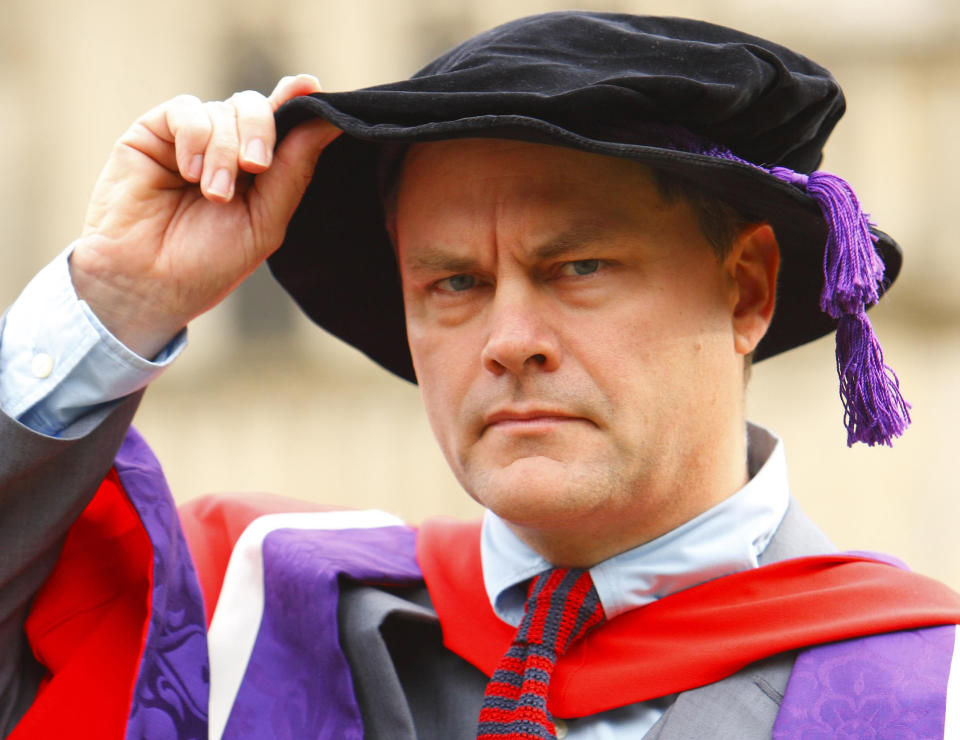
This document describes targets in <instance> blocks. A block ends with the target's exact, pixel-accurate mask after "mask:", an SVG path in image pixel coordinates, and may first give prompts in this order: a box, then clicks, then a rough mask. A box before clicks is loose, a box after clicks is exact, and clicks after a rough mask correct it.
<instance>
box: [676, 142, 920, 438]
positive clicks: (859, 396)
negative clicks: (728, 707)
mask: <svg viewBox="0 0 960 740" xmlns="http://www.w3.org/2000/svg"><path fill="white" fill-rule="evenodd" d="M681 134H683V130H679V133H675V136H674V145H675V146H676V147H677V148H678V149H685V150H687V151H697V152H699V153H700V154H706V155H707V156H711V157H718V158H720V159H727V160H731V161H734V162H740V163H741V164H745V165H749V166H751V167H757V168H759V169H762V170H765V171H766V172H768V173H770V174H771V175H773V176H774V177H776V178H777V179H778V180H782V181H783V182H786V183H789V184H791V185H795V186H798V187H800V188H802V189H803V190H805V191H806V192H807V194H808V195H810V197H812V198H813V199H814V200H815V201H816V202H817V205H818V206H819V207H820V211H821V213H822V214H823V218H824V220H825V221H826V224H827V244H826V248H825V250H824V253H823V289H822V290H821V292H820V310H821V311H823V312H824V313H826V314H829V315H830V316H831V317H832V318H834V319H837V320H838V325H837V372H838V374H839V376H840V398H841V400H842V401H843V407H844V426H846V428H847V445H848V446H852V445H853V443H854V442H866V443H867V444H868V445H870V446H871V447H872V446H873V445H876V444H885V445H891V444H892V440H893V438H894V437H899V436H900V435H901V434H903V432H904V431H905V430H906V428H907V426H908V425H909V424H910V404H909V403H907V402H906V401H905V400H904V398H903V396H902V395H901V393H900V381H899V380H898V378H897V376H896V373H894V372H893V370H891V369H890V368H889V367H887V365H885V364H884V362H883V350H882V349H881V348H880V343H879V341H877V336H876V334H874V332H873V326H871V324H870V320H869V319H868V318H867V314H866V310H867V307H868V306H872V305H873V304H874V303H876V302H877V301H878V300H880V285H881V284H882V281H883V273H884V264H883V260H881V259H880V255H878V254H877V250H876V248H875V247H874V241H875V240H874V237H873V234H871V233H870V223H869V221H868V220H867V217H866V215H864V213H863V210H862V209H861V208H860V201H858V200H857V196H856V194H855V193H854V192H853V189H852V188H851V187H850V186H849V185H848V184H847V183H846V181H844V180H843V179H841V178H839V177H837V176H836V175H833V174H830V173H829V172H820V171H817V172H811V173H810V174H809V175H804V174H803V173H801V172H795V171H794V170H791V169H788V168H786V167H771V168H767V167H761V166H759V165H755V164H753V163H751V162H748V161H746V160H744V159H742V158H740V157H738V156H737V155H735V154H734V153H733V152H731V151H730V150H729V149H726V148H725V147H720V146H717V145H715V144H711V143H709V142H703V141H701V140H699V139H697V137H695V136H694V135H692V134H687V135H686V136H683V135H681Z"/></svg>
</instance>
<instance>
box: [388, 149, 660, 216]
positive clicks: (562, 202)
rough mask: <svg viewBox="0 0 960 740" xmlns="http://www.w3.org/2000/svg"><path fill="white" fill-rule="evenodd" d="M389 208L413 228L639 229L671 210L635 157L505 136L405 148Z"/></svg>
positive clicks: (651, 173) (648, 170) (654, 179)
mask: <svg viewBox="0 0 960 740" xmlns="http://www.w3.org/2000/svg"><path fill="white" fill-rule="evenodd" d="M390 207H391V210H392V211H393V213H391V214H390V215H391V217H393V216H401V215H402V218H401V219H400V220H401V221H403V222H404V223H403V225H405V226H407V227H410V226H411V225H415V226H416V227H417V228H418V229H419V228H422V227H428V228H431V229H433V228H440V227H441V226H442V225H443V224H445V223H449V222H451V221H454V220H456V221H458V222H459V223H464V222H483V223H487V224H489V223H491V222H494V221H495V222H497V223H500V224H502V225H504V226H506V225H512V226H515V227H518V228H525V229H531V228H532V229H539V228H543V227H548V226H550V223H549V222H553V221H566V220H578V221H582V220H583V219H585V218H589V219H590V220H593V221H603V222H606V223H609V224H610V225H613V224H614V223H616V222H618V221H620V220H627V221H630V222H632V223H633V224H634V226H635V227H637V228H641V227H643V226H644V225H645V222H646V221H649V220H650V219H654V220H656V219H659V218H662V217H663V215H664V213H665V212H666V211H669V210H673V209H672V208H670V207H668V204H666V203H665V202H664V201H663V198H662V197H661V195H660V192H659V189H658V186H657V184H656V178H655V177H654V175H653V172H652V170H651V169H650V168H648V167H646V166H644V165H642V164H640V163H638V162H633V161H630V160H626V159H621V158H615V157H608V156H603V155H598V154H592V153H588V152H583V151H579V150H575V149H569V148H566V147H558V146H550V145H546V144H537V143H531V142H525V141H514V140H509V139H456V140H448V141H438V142H429V143H422V144H415V145H413V146H411V147H410V149H409V150H408V152H407V154H406V157H405V160H404V162H403V165H402V168H401V171H400V173H399V176H398V180H397V184H396V188H395V192H394V196H393V198H392V203H391V204H390ZM541 221H547V222H548V223H540V222H541Z"/></svg>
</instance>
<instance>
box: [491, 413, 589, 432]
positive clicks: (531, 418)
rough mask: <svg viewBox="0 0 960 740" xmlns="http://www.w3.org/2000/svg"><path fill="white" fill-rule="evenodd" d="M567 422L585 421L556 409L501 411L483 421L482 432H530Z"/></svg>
mask: <svg viewBox="0 0 960 740" xmlns="http://www.w3.org/2000/svg"><path fill="white" fill-rule="evenodd" d="M568 421H586V419H584V418H583V417H581V416H574V415H573V414H570V413H568V412H566V411H561V410H556V409H501V410H499V411H495V412H494V413H492V414H489V415H488V416H487V417H486V418H485V419H484V427H483V428H484V431H486V430H487V429H490V428H491V427H497V428H499V429H511V428H515V429H531V430H532V429H536V428H539V427H546V426H549V425H550V424H557V423H561V422H568Z"/></svg>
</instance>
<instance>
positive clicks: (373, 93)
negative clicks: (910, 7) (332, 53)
mask: <svg viewBox="0 0 960 740" xmlns="http://www.w3.org/2000/svg"><path fill="white" fill-rule="evenodd" d="M843 110H844V100H843V94H842V92H841V90H840V88H839V86H838V85H837V82H836V81H835V80H834V79H833V77H832V76H831V75H830V73H829V72H827V70H825V69H823V68H822V67H820V66H818V65H816V64H814V63H813V62H811V61H810V60H808V59H806V58H804V57H802V56H800V55H799V54H795V53H794V52H792V51H790V50H789V49H785V48H784V47H782V46H779V45H777V44H774V43H771V42H769V41H765V40H763V39H760V38H756V37H754V36H750V35H747V34H744V33H740V32H739V31H735V30H732V29H729V28H723V27H721V26H716V25H712V24H709V23H703V22H700V21H693V20H685V19H680V18H658V17H642V16H630V15H620V14H610V13H587V12H577V11H570V12H559V13H548V14H545V15H538V16H532V17H529V18H522V19H520V20H516V21H513V22H511V23H507V24H505V25H502V26H499V27H498V28H495V29H493V30H491V31H487V32H486V33H482V34H480V35H479V36H476V37H474V38H472V39H470V40H469V41H467V42H465V43H463V44H461V45H460V46H458V47H456V48H454V49H452V50H451V51H449V52H447V53H446V54H444V55H443V56H441V57H439V58H438V59H437V60H435V61H434V62H432V63H430V64H429V65H427V66H426V67H424V69H422V70H421V71H420V72H418V73H417V74H415V75H414V76H413V77H412V78H411V79H409V80H404V81H402V82H396V83H393V84H388V85H378V86H376V87H371V88H367V89H364V90H357V91H353V92H340V93H318V94H315V95H311V96H308V97H302V98H297V99H294V100H293V101H291V102H289V103H287V104H286V105H285V106H283V107H282V108H281V109H280V110H279V111H278V113H277V120H278V127H279V130H280V134H281V135H283V134H284V133H285V132H287V131H289V130H290V129H291V128H292V127H294V126H296V125H297V124H298V123H301V122H303V121H305V120H308V119H311V118H313V117H315V116H321V117H323V118H326V119H328V120H329V121H331V122H333V123H334V124H335V125H336V126H338V127H339V128H341V129H343V131H344V132H345V135H343V136H341V137H339V138H338V139H337V140H336V141H334V142H333V143H332V144H331V145H330V146H329V147H328V149H327V150H326V151H325V152H324V153H323V155H322V156H321V157H320V160H319V163H318V164H317V168H316V172H315V174H314V177H313V181H312V184H311V185H310V187H309V189H308V191H307V193H306V195H305V197H304V199H303V201H302V203H301V205H300V207H299V209H298V210H297V212H296V214H295V215H294V218H293V220H292V222H291V223H290V226H289V229H288V231H287V236H286V240H285V241H284V244H283V246H282V247H281V248H280V249H279V250H278V251H277V252H276V253H275V254H274V255H273V256H272V257H271V258H270V268H271V270H272V271H273V274H274V275H275V276H276V278H277V279H278V280H279V281H280V283H281V284H282V285H283V286H284V288H286V290H287V291H288V292H289V293H290V294H291V295H292V296H293V298H294V299H295V300H296V302H297V303H298V304H299V305H300V307H301V308H302V309H303V310H304V311H305V312H306V313H307V315H308V316H310V318H312V319H313V320H314V321H315V322H317V323H318V324H319V325H320V326H322V327H324V328H325V329H327V330H328V331H330V332H332V333H333V334H335V335H337V336H338V337H340V338H341V339H344V340H345V341H347V342H348V343H350V344H352V345H353V346H354V347H356V348H358V349H360V350H361V351H363V352H364V353H366V354H367V355H369V356H370V357H371V358H373V359H374V360H375V361H376V362H378V363H379V364H381V365H382V366H383V367H385V368H387V369H388V370H391V371H393V372H394V373H396V374H397V375H400V376H401V377H403V378H406V379H408V380H411V381H414V382H416V379H415V377H414V372H413V366H412V363H411V360H410V354H409V350H408V347H407V339H406V331H405V327H404V317H403V302H402V295H401V291H400V280H399V277H398V273H397V268H396V264H395V261H394V255H393V250H392V247H391V244H390V241H389V238H388V236H387V233H386V231H385V228H384V222H383V211H382V206H381V201H380V194H379V183H378V178H379V174H380V169H381V163H382V153H383V151H384V147H385V145H396V144H397V143H411V142H421V141H432V140H437V139H453V138H461V137H502V138H511V139H523V140H528V141H533V142H540V143H546V144H553V145H557V146H565V147H571V148H574V149H581V150H584V151H588V152H596V153H599V154H606V155H610V156H615V157H626V158H629V159H633V160H636V161H638V162H643V163H645V164H648V165H652V166H654V167H657V168H662V169H664V170H667V171H669V172H671V173H674V174H677V175H680V176H682V177H686V178H690V179H693V180H695V181H696V182H697V183H699V184H700V185H701V186H703V187H705V188H707V189H709V190H710V191H712V192H713V193H715V194H716V195H718V196H720V197H721V198H722V199H724V200H726V201H727V202H729V203H731V204H733V205H734V206H736V207H738V208H739V209H741V210H742V211H743V212H744V213H746V214H749V215H750V216H751V217H755V218H759V219H763V220H767V221H769V222H770V223H771V224H772V225H773V227H774V229H775V231H776V234H777V237H778V239H779V241H780V246H781V272H780V286H779V295H778V298H777V308H776V312H775V315H774V319H773V323H772V324H771V326H770V329H769V331H768V333H767V335H766V336H765V337H764V339H763V341H762V342H761V344H760V345H759V347H758V349H757V352H756V354H755V359H756V360H761V359H764V358H766V357H770V356H772V355H775V354H777V353H779V352H783V351H785V350H788V349H791V348H792V347H795V346H797V345H800V344H803V343H805V342H808V341H810V340H812V339H815V338H817V337H820V336H823V335H825V334H827V333H829V332H831V331H833V329H834V327H835V324H836V321H835V320H834V319H832V318H831V317H830V316H828V315H826V314H824V313H822V312H821V310H820V306H819V300H820V291H821V288H822V286H823V284H824V268H823V259H824V245H825V241H826V238H827V226H826V224H825V221H824V218H823V216H822V214H821V210H820V208H819V207H818V205H817V203H816V202H815V201H814V199H813V198H811V197H810V195H808V194H807V192H806V191H805V190H804V189H803V188H801V187H796V186H794V185H792V184H789V183H787V182H784V181H783V180H782V179H780V178H777V177H775V176H773V175H772V174H770V172H769V168H771V167H773V166H780V167H784V168H789V169H790V170H793V171H795V172H797V173H801V174H804V173H810V172H811V171H812V170H814V169H815V168H816V167H817V166H818V165H819V163H820V160H821V156H822V154H821V150H822V147H823V144H824V142H825V140H826V138H827V136H828V135H829V133H830V131H831V129H832V128H833V126H834V124H835V123H836V122H837V119H839V118H840V116H841V115H842V113H843ZM698 142H699V143H698ZM704 142H706V144H704ZM711 143H712V144H715V145H719V146H720V147H721V148H724V149H725V150H728V152H732V154H733V155H735V156H736V157H738V158H742V159H743V160H746V162H740V161H735V160H734V159H730V158H721V157H717V156H713V155H711V154H704V153H698V152H700V151H703V150H704V149H706V148H709V144H711ZM691 148H692V149H693V150H694V151H683V149H691ZM750 163H753V164H755V165H762V166H763V168H762V167H755V166H752V165H751V164H750ZM764 168H767V169H764ZM464 176H465V177H469V173H464ZM875 236H878V237H879V241H878V242H877V245H876V249H877V252H878V253H879V255H880V257H881V259H882V260H883V262H884V263H885V276H884V280H883V282H884V285H883V286H881V290H882V289H884V288H885V287H888V286H889V285H890V284H891V283H892V282H893V280H894V279H895V278H896V275H897V273H898V272H899V269H900V263H901V253H900V250H899V248H898V247H897V245H896V244H895V243H894V242H893V241H892V240H891V239H890V238H889V237H887V236H886V235H885V234H882V233H881V232H875Z"/></svg>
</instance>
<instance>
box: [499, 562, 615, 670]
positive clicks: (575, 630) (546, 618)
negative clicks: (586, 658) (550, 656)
mask: <svg viewBox="0 0 960 740" xmlns="http://www.w3.org/2000/svg"><path fill="white" fill-rule="evenodd" d="M603 620H604V614H603V606H602V605H601V604H600V596H599V595H598V594H597V589H596V587H595V586H594V585H593V578H591V577H590V571H588V570H585V569H583V568H554V569H553V570H548V571H546V572H545V573H541V574H540V575H539V576H537V577H536V578H534V579H533V582H532V583H531V584H530V592H529V594H528V595H527V603H526V612H525V614H524V617H523V623H522V624H521V625H520V629H519V630H518V632H517V637H516V642H521V643H526V644H528V645H542V646H544V647H546V648H549V649H551V650H552V651H553V652H554V654H555V655H563V654H564V653H565V652H567V649H568V648H569V647H570V646H571V645H573V643H575V642H576V641H577V640H579V639H580V638H581V637H583V636H584V635H585V634H586V633H587V632H588V631H589V630H590V629H591V628H592V627H595V626H596V625H598V624H600V623H601V622H602V621H603Z"/></svg>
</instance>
